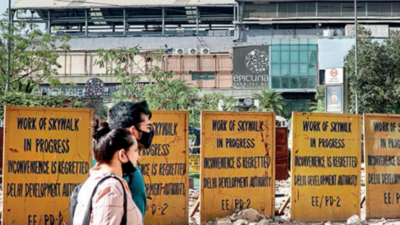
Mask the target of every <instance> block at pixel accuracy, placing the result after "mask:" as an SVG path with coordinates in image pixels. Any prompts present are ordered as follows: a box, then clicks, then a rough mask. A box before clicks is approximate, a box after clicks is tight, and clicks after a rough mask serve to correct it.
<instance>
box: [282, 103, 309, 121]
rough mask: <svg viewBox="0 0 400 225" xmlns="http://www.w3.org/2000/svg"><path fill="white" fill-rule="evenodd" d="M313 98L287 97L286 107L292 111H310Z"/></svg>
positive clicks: (290, 115)
mask: <svg viewBox="0 0 400 225" xmlns="http://www.w3.org/2000/svg"><path fill="white" fill-rule="evenodd" d="M310 107H311V99H287V104H286V109H287V110H288V111H289V112H290V114H289V117H292V112H310Z"/></svg>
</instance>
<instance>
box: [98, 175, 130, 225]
mask: <svg viewBox="0 0 400 225" xmlns="http://www.w3.org/2000/svg"><path fill="white" fill-rule="evenodd" d="M107 183H108V182H107ZM118 186H121V184H119V183H118V184H115V183H108V184H107V185H106V186H105V187H104V188H101V189H100V190H98V191H97V193H96V195H95V197H94V202H93V213H92V216H93V217H92V220H91V223H93V224H96V225H119V224H120V223H121V220H122V216H123V214H124V207H123V204H124V195H123V193H122V190H120V189H122V187H118Z"/></svg>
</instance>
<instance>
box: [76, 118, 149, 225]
mask: <svg viewBox="0 0 400 225" xmlns="http://www.w3.org/2000/svg"><path fill="white" fill-rule="evenodd" d="M92 146H93V154H94V158H95V159H96V161H97V162H98V163H99V164H98V165H96V166H95V167H93V168H92V169H91V170H90V176H89V178H88V179H87V180H86V181H85V183H83V184H82V185H81V186H80V188H79V190H77V191H79V192H78V194H77V200H76V206H74V207H75V208H74V209H73V212H72V217H73V218H72V221H71V222H72V224H73V225H89V224H90V225H106V224H107V225H119V224H123V225H125V224H129V225H142V224H143V216H142V213H141V212H140V210H139V208H138V207H137V206H136V204H135V203H134V201H133V200H132V196H131V192H130V190H129V186H128V184H127V182H126V181H125V180H124V179H123V178H122V177H123V176H127V175H128V174H132V173H133V172H135V170H136V168H135V166H136V164H137V160H138V159H139V157H140V156H139V152H138V143H137V141H136V139H135V137H134V136H133V135H132V134H131V132H129V131H128V130H126V129H122V128H119V129H111V128H110V126H109V124H108V123H107V122H100V120H98V119H96V120H95V122H94V126H93V145H92ZM74 192H75V190H74ZM70 207H71V206H70Z"/></svg>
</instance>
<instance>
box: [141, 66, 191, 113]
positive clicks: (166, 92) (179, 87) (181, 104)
mask: <svg viewBox="0 0 400 225" xmlns="http://www.w3.org/2000/svg"><path fill="white" fill-rule="evenodd" d="M198 91H199V88H198V87H197V86H192V85H190V84H187V83H186V81H183V80H181V79H173V73H172V72H171V71H161V70H160V69H159V68H158V67H155V68H154V69H153V71H152V73H151V76H150V84H149V85H148V86H146V87H145V88H144V89H143V98H144V99H145V100H146V101H147V103H148V104H149V107H150V109H152V110H188V109H190V108H191V107H193V106H194V105H195V100H196V99H197V93H198Z"/></svg>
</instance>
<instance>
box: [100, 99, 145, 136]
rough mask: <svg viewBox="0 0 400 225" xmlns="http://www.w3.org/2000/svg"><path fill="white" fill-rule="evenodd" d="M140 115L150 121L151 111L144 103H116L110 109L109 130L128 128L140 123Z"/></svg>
mask: <svg viewBox="0 0 400 225" xmlns="http://www.w3.org/2000/svg"><path fill="white" fill-rule="evenodd" d="M142 114H144V115H147V116H149V119H151V111H150V110H149V107H148V105H147V102H146V101H142V102H138V103H133V102H118V103H117V104H115V105H114V106H113V107H111V109H110V113H109V118H108V121H109V122H110V127H111V129H115V128H128V127H131V126H136V125H137V124H139V123H140V122H142Z"/></svg>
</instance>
